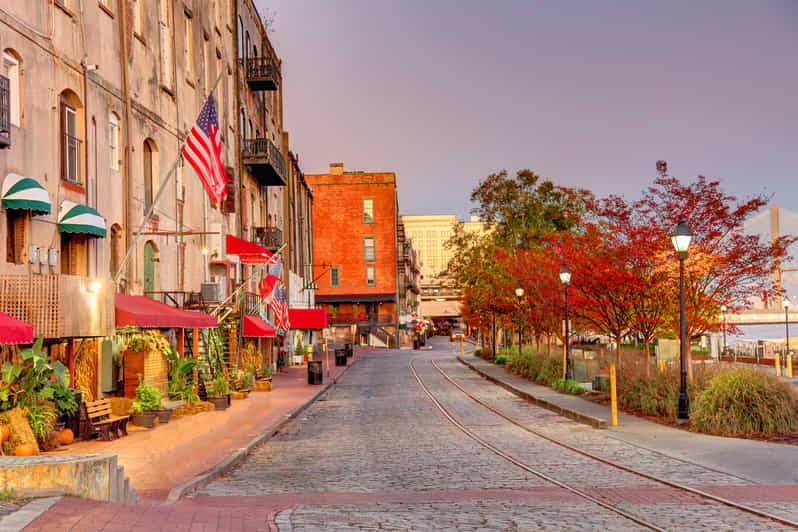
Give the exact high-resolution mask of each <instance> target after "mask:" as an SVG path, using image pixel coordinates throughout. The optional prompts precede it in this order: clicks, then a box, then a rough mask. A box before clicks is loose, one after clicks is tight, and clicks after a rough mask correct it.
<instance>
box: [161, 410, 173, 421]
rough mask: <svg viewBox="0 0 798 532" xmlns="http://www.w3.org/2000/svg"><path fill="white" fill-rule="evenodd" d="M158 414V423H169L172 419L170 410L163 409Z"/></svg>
mask: <svg viewBox="0 0 798 532" xmlns="http://www.w3.org/2000/svg"><path fill="white" fill-rule="evenodd" d="M157 412H158V421H160V422H161V423H169V420H170V419H172V411H171V410H170V409H168V408H161V409H160V410H158V411H157Z"/></svg>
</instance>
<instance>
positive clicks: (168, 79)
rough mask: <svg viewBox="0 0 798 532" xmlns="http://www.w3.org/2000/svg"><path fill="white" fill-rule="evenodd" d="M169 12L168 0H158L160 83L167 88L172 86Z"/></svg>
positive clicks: (140, 0)
mask: <svg viewBox="0 0 798 532" xmlns="http://www.w3.org/2000/svg"><path fill="white" fill-rule="evenodd" d="M142 1H143V0H139V2H142ZM170 12H171V10H170V9H169V0H160V10H159V12H158V17H159V18H158V28H159V31H160V38H161V85H162V86H163V87H164V88H166V89H169V90H171V89H172V87H173V86H174V83H173V82H174V79H173V78H172V66H173V65H172V32H171V30H170V24H171V17H170Z"/></svg>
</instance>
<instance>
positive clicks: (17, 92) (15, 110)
mask: <svg viewBox="0 0 798 532" xmlns="http://www.w3.org/2000/svg"><path fill="white" fill-rule="evenodd" d="M0 72H4V73H5V75H6V77H7V78H8V104H9V106H8V107H9V119H10V120H11V124H12V125H14V126H17V127H22V114H23V113H22V101H23V100H22V96H23V90H22V89H23V83H22V57H20V55H19V54H18V53H17V52H15V51H14V50H12V49H10V48H8V49H6V50H5V51H4V52H3V69H2V70H1V71H0Z"/></svg>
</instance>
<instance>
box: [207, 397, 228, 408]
mask: <svg viewBox="0 0 798 532" xmlns="http://www.w3.org/2000/svg"><path fill="white" fill-rule="evenodd" d="M208 401H209V402H211V403H213V408H214V409H215V410H227V407H228V406H230V405H229V403H228V402H227V397H226V396H225V397H208Z"/></svg>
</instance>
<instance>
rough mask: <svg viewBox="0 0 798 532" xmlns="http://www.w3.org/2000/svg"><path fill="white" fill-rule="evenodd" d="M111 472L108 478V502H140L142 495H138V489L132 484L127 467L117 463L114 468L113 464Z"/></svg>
mask: <svg viewBox="0 0 798 532" xmlns="http://www.w3.org/2000/svg"><path fill="white" fill-rule="evenodd" d="M111 469H112V471H111V474H110V475H109V478H108V483H109V490H108V491H109V495H108V502H121V503H126V504H138V503H140V502H141V497H139V496H138V495H136V490H135V488H133V486H131V485H130V479H129V478H127V476H125V467H124V466H121V465H117V466H116V469H115V470H114V468H113V466H112V468H111Z"/></svg>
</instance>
